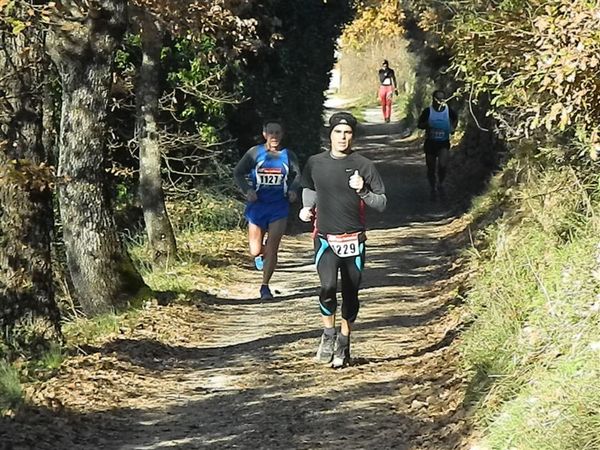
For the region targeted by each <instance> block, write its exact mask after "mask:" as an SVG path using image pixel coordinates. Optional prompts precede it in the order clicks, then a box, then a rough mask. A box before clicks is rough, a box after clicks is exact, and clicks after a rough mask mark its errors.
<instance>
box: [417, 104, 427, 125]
mask: <svg viewBox="0 0 600 450" xmlns="http://www.w3.org/2000/svg"><path fill="white" fill-rule="evenodd" d="M417 127H418V128H420V129H421V130H426V129H427V128H429V108H425V109H424V110H423V112H422V113H421V115H420V116H419V121H418V122H417Z"/></svg>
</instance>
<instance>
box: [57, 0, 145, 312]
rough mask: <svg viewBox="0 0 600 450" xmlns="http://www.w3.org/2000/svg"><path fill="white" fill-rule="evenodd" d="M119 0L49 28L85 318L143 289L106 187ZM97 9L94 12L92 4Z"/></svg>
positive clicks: (66, 215)
mask: <svg viewBox="0 0 600 450" xmlns="http://www.w3.org/2000/svg"><path fill="white" fill-rule="evenodd" d="M125 4H126V2H125V0H99V1H98V2H95V3H93V5H94V6H93V7H90V9H89V11H86V12H83V11H80V10H78V9H77V7H76V6H73V4H72V3H70V2H63V3H62V7H63V8H64V10H65V11H66V10H69V11H67V12H69V13H70V14H72V15H74V16H79V17H80V18H82V19H80V20H71V21H69V20H68V19H67V21H66V22H65V23H63V24H61V25H60V26H57V27H55V28H53V29H52V30H51V32H50V34H49V42H48V43H49V46H48V50H49V53H50V56H51V58H52V59H53V61H54V63H55V64H56V65H57V68H58V72H59V75H60V78H61V81H62V109H61V126H60V132H59V152H60V154H59V160H58V161H59V162H58V177H59V190H58V193H59V205H60V212H61V219H62V224H63V238H64V241H65V250H66V254H67V265H68V267H69V272H70V274H71V278H72V282H73V286H74V289H75V294H76V297H77V300H78V301H79V302H80V304H81V306H82V307H83V310H84V312H85V313H86V314H88V315H96V314H100V313H104V312H108V311H111V310H113V309H114V308H117V309H121V308H124V307H126V306H127V305H128V302H129V299H130V298H131V296H132V295H135V294H137V293H138V292H139V291H140V289H142V288H144V287H145V284H144V281H143V280H142V278H141V276H140V274H139V273H138V272H137V270H136V269H135V267H134V266H133V264H132V262H131V259H130V258H129V255H128V254H127V252H126V251H125V249H124V248H123V246H122V244H121V242H120V241H119V237H118V234H117V229H116V225H115V221H114V217H113V215H112V210H111V207H110V204H109V199H108V195H106V194H107V192H106V190H107V189H106V171H105V153H106V136H105V133H106V116H107V104H108V94H109V92H110V86H111V83H112V70H111V67H112V64H111V63H112V59H113V51H114V48H115V46H116V44H117V42H118V41H119V40H120V39H121V37H122V34H123V32H124V29H125V24H126V8H125ZM94 7H95V8H97V9H93V8H94Z"/></svg>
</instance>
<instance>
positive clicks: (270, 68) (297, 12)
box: [230, 0, 352, 159]
mask: <svg viewBox="0 0 600 450" xmlns="http://www.w3.org/2000/svg"><path fill="white" fill-rule="evenodd" d="M351 3H352V2H351V1H349V0H330V1H327V2H323V0H306V1H302V2H288V1H285V0H271V1H270V2H268V4H269V6H268V11H269V14H270V15H271V16H272V17H273V22H279V25H277V26H276V29H275V30H274V31H275V32H272V31H271V30H263V32H262V34H261V36H260V38H261V40H262V41H263V42H265V43H268V44H269V45H268V46H267V45H265V46H264V47H263V48H262V49H260V51H259V52H257V53H256V54H249V55H246V56H245V58H246V60H247V63H246V64H245V65H243V66H239V69H240V72H239V73H238V75H237V76H238V77H239V78H238V79H240V80H243V92H244V94H245V96H247V97H249V98H250V100H249V101H248V102H246V103H244V104H243V105H241V106H240V107H239V108H237V110H236V111H235V112H234V114H233V117H232V121H231V122H230V123H231V125H232V126H233V127H234V129H233V132H234V135H235V136H236V137H237V138H238V140H239V142H240V144H241V146H242V148H243V149H247V148H248V147H250V146H251V145H254V144H256V143H257V141H258V140H260V137H259V136H260V129H261V128H260V127H261V122H262V121H263V120H264V119H266V118H269V117H279V118H281V119H282V120H283V122H284V123H285V125H286V144H287V145H288V146H289V147H290V148H291V149H293V150H294V151H295V152H296V153H297V154H298V155H299V157H300V158H301V159H305V158H306V157H308V156H309V155H311V154H313V153H317V152H318V151H319V150H320V146H321V137H320V133H321V129H322V127H323V119H322V113H323V103H324V100H325V94H324V92H325V91H326V90H327V88H328V86H329V72H330V70H331V69H332V67H333V63H334V48H335V46H336V40H337V39H338V37H339V36H340V33H341V29H342V27H343V25H344V24H345V23H346V22H347V21H348V20H349V19H350V18H351V16H352V7H351ZM316 18H318V20H316ZM274 19H277V21H275V20H274Z"/></svg>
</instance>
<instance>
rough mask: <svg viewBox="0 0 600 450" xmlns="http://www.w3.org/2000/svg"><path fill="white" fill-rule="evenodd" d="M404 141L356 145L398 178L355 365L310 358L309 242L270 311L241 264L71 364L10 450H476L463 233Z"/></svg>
mask: <svg viewBox="0 0 600 450" xmlns="http://www.w3.org/2000/svg"><path fill="white" fill-rule="evenodd" d="M402 131H403V130H400V129H399V128H398V125H394V124H367V125H366V126H365V127H364V133H363V136H362V137H361V138H360V139H359V141H358V149H360V151H363V152H364V154H365V155H366V156H367V157H369V158H371V159H373V160H374V161H375V162H376V164H377V166H378V168H379V170H380V171H381V173H382V175H383V177H384V181H385V184H386V188H387V190H388V209H387V211H386V212H385V213H383V214H375V213H372V214H370V216H368V219H369V221H370V225H371V227H370V228H371V231H370V232H369V240H368V247H367V268H366V269H365V277H364V282H363V289H362V291H361V292H362V295H361V300H362V308H361V312H360V314H359V320H358V322H357V326H356V329H355V333H354V334H353V340H352V354H353V363H352V365H351V366H350V367H347V368H345V369H343V370H333V369H331V368H329V367H326V366H322V365H318V364H316V363H315V362H314V361H313V359H312V358H313V355H314V352H315V350H316V345H317V342H318V338H319V336H320V332H321V331H320V321H319V309H318V305H317V300H316V295H315V294H316V288H317V283H318V278H317V275H316V272H315V270H314V266H313V264H312V256H313V254H312V250H311V239H310V236H309V234H308V233H307V232H303V233H298V234H295V235H293V236H288V237H286V238H285V240H284V242H283V245H282V253H281V264H280V267H279V269H278V271H277V272H276V274H275V276H274V280H273V283H272V286H273V287H274V288H275V290H276V291H277V292H278V295H277V298H276V300H274V301H270V302H260V301H257V300H256V299H255V298H256V295H257V290H258V285H259V277H258V275H259V274H258V273H257V272H253V271H250V270H248V269H240V270H239V271H238V273H237V278H238V280H237V282H236V283H234V284H233V285H231V286H230V288H229V289H228V290H221V291H219V292H215V295H213V296H208V297H206V296H201V299H200V300H199V301H198V304H199V305H200V307H199V308H197V307H186V306H171V307H165V308H170V309H165V310H163V313H165V312H166V313H167V315H166V316H165V314H162V315H161V317H163V318H164V317H170V318H171V319H170V320H166V321H165V320H164V319H162V320H158V319H157V321H156V323H154V324H153V325H152V326H149V328H150V329H148V330H134V331H131V330H130V331H131V333H129V334H128V333H127V332H124V334H125V335H126V336H127V337H126V336H122V337H119V338H117V339H115V340H114V341H112V342H110V343H108V344H106V345H104V346H102V347H101V348H94V349H88V350H87V352H88V353H89V354H88V355H87V356H85V357H82V359H81V360H80V361H79V363H71V366H68V367H66V368H64V369H63V371H62V372H63V373H62V374H61V376H59V377H58V378H57V381H55V382H53V383H54V384H53V385H52V386H53V388H52V389H50V388H44V389H43V390H40V391H39V393H37V394H36V395H37V396H38V397H37V398H43V400H40V402H45V404H46V405H47V409H45V410H44V409H42V408H40V409H38V410H37V411H35V414H33V413H31V414H30V415H29V416H27V415H24V416H23V417H22V418H16V419H15V420H14V421H13V422H11V423H8V424H6V423H5V424H3V425H4V426H5V434H2V432H0V442H2V440H3V439H4V442H13V443H14V446H13V447H11V446H9V444H5V445H6V447H4V448H65V449H67V448H68V449H70V448H102V449H119V450H126V449H140V450H141V449H165V448H180V449H196V448H198V449H204V448H206V449H221V448H223V449H224V448H240V449H319V448H324V449H334V448H344V449H368V448H372V449H381V448H384V449H387V448H394V449H401V450H404V449H406V450H409V449H411V450H417V449H436V450H449V449H455V448H463V444H462V437H463V435H464V431H465V426H464V420H463V417H464V412H463V409H462V406H461V405H462V400H463V387H464V382H463V380H462V379H461V378H460V377H459V376H458V375H457V370H456V365H457V351H456V348H455V343H454V342H453V341H454V337H455V335H456V334H457V333H456V331H457V328H458V327H459V326H460V320H459V313H458V312H457V311H456V310H455V309H454V308H453V306H455V305H456V304H457V289H458V287H459V284H460V281H461V279H462V275H461V273H460V271H459V270H458V268H457V266H456V264H455V256H454V252H453V248H454V243H453V238H454V237H455V236H456V234H457V233H458V232H460V231H461V229H462V226H463V225H462V221H461V219H460V218H456V217H454V216H453V215H452V214H451V213H450V212H449V210H450V209H451V208H449V207H448V206H447V205H448V204H450V201H449V200H448V201H446V202H445V203H444V202H438V203H432V202H431V201H429V200H428V188H427V184H426V180H425V177H424V167H423V157H422V153H421V151H420V146H419V143H418V142H417V141H414V140H411V139H402V138H401V137H400V136H401V135H402ZM305 231H306V230H305ZM182 316H184V317H182ZM165 322H166V323H165ZM173 329H174V330H176V331H173ZM169 330H170V331H169ZM146 332H147V335H145V334H144V333H146ZM157 333H158V334H159V335H160V333H163V334H162V335H163V336H164V335H166V337H165V338H164V339H163V341H161V342H159V341H156V340H155V339H153V338H152V336H156V335H157ZM169 333H171V334H169ZM129 336H131V337H129ZM144 336H146V337H144ZM169 336H171V337H169ZM165 342H166V343H165ZM77 364H79V365H77ZM81 366H84V367H87V368H88V369H90V368H94V367H95V370H94V372H93V373H94V375H87V376H86V377H87V378H85V380H83V381H82V383H83V382H85V383H84V385H85V386H89V382H90V379H89V378H90V377H97V378H98V380H92V381H94V383H95V384H94V386H95V389H96V390H92V391H91V392H88V393H87V394H85V393H81V394H80V395H78V396H73V395H72V393H73V390H77V389H78V385H77V384H76V381H77V376H76V375H74V374H77V373H78V372H77V370H78V369H80V368H81ZM69 374H70V375H69ZM82 377H83V376H82ZM74 378H75V381H73V379H74ZM109 391H110V392H112V393H113V394H112V397H111V395H110V392H109ZM69 393H71V397H69ZM92 399H94V400H93V401H94V402H96V403H95V404H96V406H95V410H92V411H90V408H89V405H86V402H92ZM99 399H104V403H102V401H99ZM56 402H58V406H57V405H56ZM111 406H112V407H111ZM40 424H44V425H45V427H46V430H47V433H45V434H44V435H43V436H40V435H39V426H40ZM0 425H2V424H1V423H0ZM11 433H17V434H11ZM17 435H18V436H17ZM0 448H1V446H0Z"/></svg>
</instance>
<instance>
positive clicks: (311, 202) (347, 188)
mask: <svg viewBox="0 0 600 450" xmlns="http://www.w3.org/2000/svg"><path fill="white" fill-rule="evenodd" d="M329 126H330V128H329V130H330V135H329V136H330V141H331V150H330V151H328V152H322V153H319V154H316V155H313V156H311V157H310V158H309V160H308V162H307V164H306V168H305V170H304V173H303V176H302V187H303V188H304V189H303V191H302V204H303V208H302V209H301V210H300V214H299V215H300V219H301V220H303V221H305V222H308V221H310V220H311V219H312V218H313V217H315V216H316V223H315V235H314V244H315V265H316V267H317V272H318V274H319V279H320V281H321V290H320V294H319V303H320V308H321V315H322V318H323V325H324V328H325V329H324V331H323V335H322V336H321V342H320V345H319V349H318V351H317V356H316V357H317V360H318V361H319V362H322V363H324V364H329V363H330V362H332V366H333V367H342V366H344V365H345V364H346V363H347V362H349V359H350V333H351V331H352V324H353V322H354V321H355V320H356V316H357V314H358V309H359V301H358V289H359V285H360V280H361V275H362V270H363V267H364V264H365V241H366V234H365V229H366V228H365V214H364V212H365V205H367V206H370V207H371V208H374V209H376V210H377V211H383V210H384V209H385V206H386V201H387V199H386V196H385V188H384V186H383V181H382V180H381V176H380V175H379V173H378V172H377V170H376V169H375V166H374V164H373V163H372V162H371V161H370V160H368V159H367V158H365V157H364V156H362V155H359V154H358V153H354V152H353V151H352V139H353V136H354V131H355V130H356V119H355V118H354V117H353V116H352V115H351V114H349V113H345V112H340V113H336V114H333V115H332V116H331V118H330V119H329ZM315 207H316V211H315ZM338 270H340V271H341V277H342V300H343V303H342V308H341V309H342V320H341V329H340V332H339V333H337V336H336V329H335V314H336V309H337V298H336V291H337V275H338Z"/></svg>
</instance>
